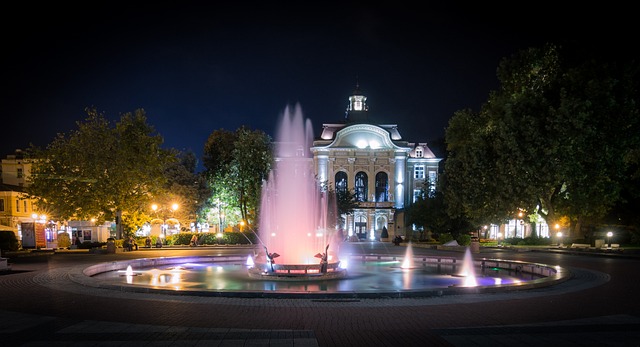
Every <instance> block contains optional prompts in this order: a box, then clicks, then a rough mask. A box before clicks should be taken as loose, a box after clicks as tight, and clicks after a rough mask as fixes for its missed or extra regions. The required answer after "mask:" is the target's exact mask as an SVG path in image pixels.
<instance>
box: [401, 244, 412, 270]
mask: <svg viewBox="0 0 640 347" xmlns="http://www.w3.org/2000/svg"><path fill="white" fill-rule="evenodd" d="M401 267H402V268H403V269H412V268H413V267H414V262H413V248H412V247H411V242H409V244H408V245H407V250H406V252H405V255H404V259H403V260H402V266H401Z"/></svg>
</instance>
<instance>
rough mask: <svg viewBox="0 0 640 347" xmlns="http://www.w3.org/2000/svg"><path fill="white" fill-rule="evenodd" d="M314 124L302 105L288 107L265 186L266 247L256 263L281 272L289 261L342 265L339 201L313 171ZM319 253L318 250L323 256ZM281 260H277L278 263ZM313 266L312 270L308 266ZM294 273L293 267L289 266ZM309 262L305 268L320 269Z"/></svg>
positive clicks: (261, 224)
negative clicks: (339, 259)
mask: <svg viewBox="0 0 640 347" xmlns="http://www.w3.org/2000/svg"><path fill="white" fill-rule="evenodd" d="M312 143H313V128H312V124H311V121H310V120H308V119H307V120H305V119H304V118H303V114H302V111H301V108H300V105H296V106H295V108H294V109H293V110H291V109H290V108H289V107H287V108H285V111H284V113H283V116H282V120H281V123H280V125H279V127H278V130H277V133H276V142H275V145H276V146H275V156H274V157H275V162H274V167H273V170H272V171H271V172H270V174H269V178H268V180H267V182H266V183H265V184H264V185H263V188H262V200H261V208H260V217H259V221H258V224H259V232H258V234H259V238H260V242H261V243H262V247H263V250H262V252H261V253H259V254H258V257H257V258H256V265H261V264H268V266H264V265H262V269H263V270H267V271H270V272H276V271H277V270H278V269H281V270H282V269H283V266H284V265H287V264H295V265H303V264H317V265H320V263H323V264H325V265H326V264H327V263H328V264H329V266H324V267H318V269H317V271H318V272H320V271H323V270H326V271H332V270H333V269H337V266H331V265H330V264H337V263H338V259H337V254H338V248H339V242H340V241H341V240H340V239H339V238H338V237H336V228H335V224H336V221H335V220H333V221H331V220H330V219H332V218H333V219H335V216H336V214H335V212H332V211H334V210H335V203H334V204H333V206H332V207H330V206H331V205H332V204H330V202H332V201H334V200H335V199H330V196H329V192H328V191H327V189H323V185H322V183H324V182H318V180H317V179H316V177H315V173H314V162H313V156H312V155H310V153H309V151H310V148H311V145H312ZM318 255H319V256H318ZM276 263H277V264H278V265H277V266H274V264H276ZM309 269H311V270H309ZM286 271H287V272H288V273H292V271H291V268H288V269H286ZM315 271H316V270H315V269H313V268H309V267H305V268H304V271H303V272H304V273H305V274H306V273H310V272H315Z"/></svg>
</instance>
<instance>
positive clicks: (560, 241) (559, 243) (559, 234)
mask: <svg viewBox="0 0 640 347" xmlns="http://www.w3.org/2000/svg"><path fill="white" fill-rule="evenodd" d="M556 237H557V238H558V247H562V231H558V232H557V233H556Z"/></svg>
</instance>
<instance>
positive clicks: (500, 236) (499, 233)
mask: <svg viewBox="0 0 640 347" xmlns="http://www.w3.org/2000/svg"><path fill="white" fill-rule="evenodd" d="M497 236H498V247H500V238H502V233H501V232H498V235H497Z"/></svg>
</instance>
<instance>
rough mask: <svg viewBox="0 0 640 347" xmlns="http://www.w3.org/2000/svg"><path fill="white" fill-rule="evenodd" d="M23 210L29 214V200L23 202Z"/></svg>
mask: <svg viewBox="0 0 640 347" xmlns="http://www.w3.org/2000/svg"><path fill="white" fill-rule="evenodd" d="M22 210H23V211H24V212H28V211H27V200H24V201H23V202H22Z"/></svg>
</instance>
